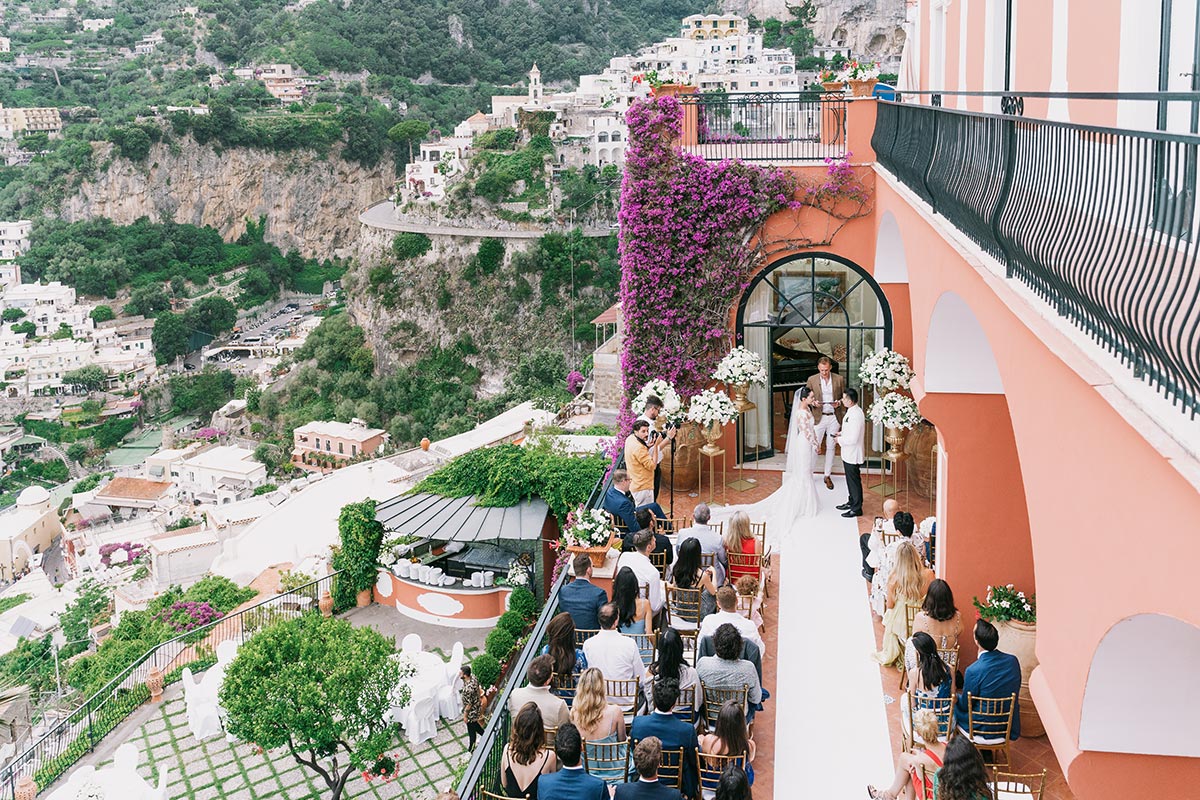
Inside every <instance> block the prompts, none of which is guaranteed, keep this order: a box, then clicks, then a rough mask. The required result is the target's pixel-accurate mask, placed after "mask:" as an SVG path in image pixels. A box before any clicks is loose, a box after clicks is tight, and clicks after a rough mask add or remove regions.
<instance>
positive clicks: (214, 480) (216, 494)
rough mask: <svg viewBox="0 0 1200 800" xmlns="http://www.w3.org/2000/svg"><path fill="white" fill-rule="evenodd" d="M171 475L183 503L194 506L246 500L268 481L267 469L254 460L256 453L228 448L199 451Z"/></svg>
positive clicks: (181, 462)
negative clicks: (189, 503)
mask: <svg viewBox="0 0 1200 800" xmlns="http://www.w3.org/2000/svg"><path fill="white" fill-rule="evenodd" d="M171 473H172V474H171V477H172V479H173V480H174V481H175V487H176V491H177V492H178V495H179V498H180V500H181V501H184V502H191V503H194V504H200V503H208V504H212V505H226V504H228V503H232V502H234V501H237V500H244V499H245V498H247V497H249V496H250V495H252V494H253V493H254V490H255V489H257V488H258V487H259V486H263V485H264V484H266V482H267V467H266V465H264V464H262V463H261V462H259V461H256V460H255V458H254V451H253V450H249V449H246V448H243V447H233V446H228V445H217V446H213V447H207V448H203V449H200V450H197V451H196V452H195V453H193V454H191V455H188V456H185V457H184V458H182V459H181V460H180V462H179V464H178V466H177V467H172V470H171ZM176 473H178V474H176Z"/></svg>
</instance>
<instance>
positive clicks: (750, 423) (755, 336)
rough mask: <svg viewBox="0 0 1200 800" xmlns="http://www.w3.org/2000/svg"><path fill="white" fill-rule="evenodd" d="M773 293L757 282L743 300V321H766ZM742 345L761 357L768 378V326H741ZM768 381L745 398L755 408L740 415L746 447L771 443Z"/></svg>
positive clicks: (763, 284) (769, 352)
mask: <svg viewBox="0 0 1200 800" xmlns="http://www.w3.org/2000/svg"><path fill="white" fill-rule="evenodd" d="M772 295H773V292H772V291H771V287H770V286H768V285H767V282H766V281H760V282H759V284H758V286H756V287H755V288H754V292H753V293H751V295H750V301H749V302H748V303H746V313H745V316H744V317H743V321H745V322H766V321H767V319H768V317H769V316H770V313H771V297H772ZM743 334H744V339H743V342H742V344H743V345H744V346H745V347H746V349H747V350H753V351H754V352H756V353H758V355H759V357H760V358H762V361H763V364H765V365H766V367H767V375H768V381H769V376H770V374H771V335H770V334H771V329H770V328H750V327H747V328H744V329H743ZM770 389H771V387H770V383H769V382H768V384H767V385H766V386H751V387H750V393H749V395H748V397H749V398H750V402H752V403H754V405H755V406H757V408H755V409H754V410H753V411H748V412H746V414H744V415H743V417H742V425H743V426H744V429H743V433H742V435H743V436H744V437H745V442H746V447H748V448H749V447H754V446H755V445H757V446H759V447H770V446H771V391H770Z"/></svg>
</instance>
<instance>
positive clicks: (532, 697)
mask: <svg viewBox="0 0 1200 800" xmlns="http://www.w3.org/2000/svg"><path fill="white" fill-rule="evenodd" d="M553 672H554V659H553V658H552V657H550V656H538V657H537V658H535V659H533V661H530V662H529V669H528V670H526V671H525V677H526V679H528V681H529V685H528V686H522V687H521V688H520V689H514V690H513V693H512V694H510V695H509V696H508V713H509V714H511V715H513V716H516V714H517V712H518V711H520V710H521V707H522V706H524V705H525V704H526V703H534V704H536V705H537V707H538V710H539V711H541V712H542V720H543V721H544V722H545V723H546V727H547V728H557V727H558V726H559V725H562V724H563V723H564V722H567V721H569V720H570V718H571V713H570V711H568V710H567V704H566V702H564V701H563V699H562V698H561V697H559V696H558V695H555V694H554V693H552V692H551V691H550V675H551V673H553Z"/></svg>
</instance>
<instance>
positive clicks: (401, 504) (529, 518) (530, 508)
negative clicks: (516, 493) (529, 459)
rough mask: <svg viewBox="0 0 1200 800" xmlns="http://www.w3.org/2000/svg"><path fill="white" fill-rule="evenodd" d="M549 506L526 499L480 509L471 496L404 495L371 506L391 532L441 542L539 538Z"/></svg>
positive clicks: (543, 502) (528, 539) (376, 516)
mask: <svg viewBox="0 0 1200 800" xmlns="http://www.w3.org/2000/svg"><path fill="white" fill-rule="evenodd" d="M548 510H549V507H548V506H547V505H546V501H544V500H539V499H534V500H528V501H526V502H524V503H520V504H518V505H515V506H509V507H508V508H482V507H480V506H477V505H475V497H474V496H472V497H441V496H439V495H433V494H408V495H400V496H399V497H393V498H392V499H391V500H388V501H386V502H384V503H380V504H379V506H378V507H377V508H376V509H375V519H377V520H379V522H380V523H382V524H383V527H384V529H385V530H386V531H387V532H388V533H390V534H394V535H399V536H417V537H420V538H424V539H436V540H439V541H445V542H486V541H496V540H498V539H505V540H508V541H534V540H537V539H539V538H541V535H542V525H543V524H544V523H545V521H546V513H547V512H548Z"/></svg>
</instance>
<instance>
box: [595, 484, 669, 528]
mask: <svg viewBox="0 0 1200 800" xmlns="http://www.w3.org/2000/svg"><path fill="white" fill-rule="evenodd" d="M630 483H631V481H630V480H629V473H628V472H626V471H625V470H623V469H618V470H613V476H612V486H610V487H608V491H607V492H605V493H604V510H605V511H607V512H609V513H610V514H615V515H616V516H617V518H618V519H619V520H621V524H623V525H624V526H625V527H626V528H628V531H629V533H634V532H635V531H638V530H640V529H641V527H642V526H641V524H640V523H639V522H638V521H637V516H636V515H637V512H638V511H641V510H642V509H646V510H647V511H649V512H650V513H651V514H653V515H654V516H656V517H658V518H659V519H666V518H667V514H666V512H665V511H663V509H662V506H660V505H659V504H658V503H646V504H645V505H644V506H636V507H635V506H634V505H633V495H632V494H630V493H629V486H630Z"/></svg>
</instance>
